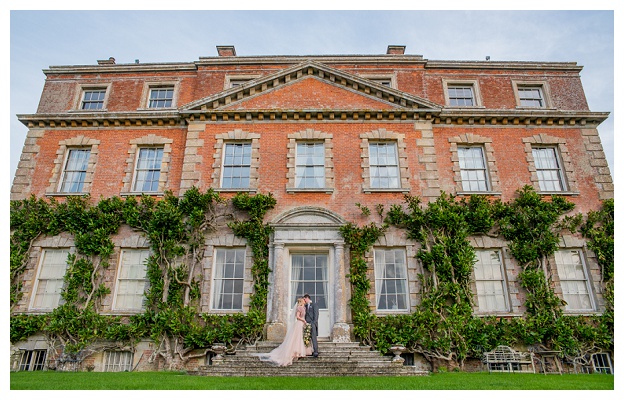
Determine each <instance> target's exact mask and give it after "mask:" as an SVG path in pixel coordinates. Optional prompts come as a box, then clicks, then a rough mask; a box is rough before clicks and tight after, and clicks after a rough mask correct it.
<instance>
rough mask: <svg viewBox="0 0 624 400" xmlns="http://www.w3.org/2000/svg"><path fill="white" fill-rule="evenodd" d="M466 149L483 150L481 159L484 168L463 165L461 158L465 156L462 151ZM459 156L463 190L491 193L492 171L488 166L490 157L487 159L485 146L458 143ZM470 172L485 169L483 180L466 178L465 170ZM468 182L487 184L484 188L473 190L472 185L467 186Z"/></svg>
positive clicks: (465, 191) (466, 191)
mask: <svg viewBox="0 0 624 400" xmlns="http://www.w3.org/2000/svg"><path fill="white" fill-rule="evenodd" d="M466 149H470V150H472V149H479V150H480V152H481V161H482V163H483V167H482V168H467V167H462V165H461V164H462V162H461V160H462V159H463V158H465V157H463V158H462V156H461V155H462V154H461V153H462V151H463V150H466ZM457 158H458V161H457V163H458V165H459V174H460V177H461V185H462V192H464V193H489V192H491V191H492V183H491V180H490V171H489V168H488V165H489V164H488V159H487V154H486V150H485V147H484V146H482V145H478V144H477V145H457ZM464 171H465V172H470V171H483V180H482V181H481V180H477V181H474V180H468V181H467V180H465V179H464V176H463V172H464ZM466 182H478V183H480V182H483V183H484V184H485V189H483V190H480V189H479V190H472V189H471V188H470V187H469V188H466V185H465V183H466Z"/></svg>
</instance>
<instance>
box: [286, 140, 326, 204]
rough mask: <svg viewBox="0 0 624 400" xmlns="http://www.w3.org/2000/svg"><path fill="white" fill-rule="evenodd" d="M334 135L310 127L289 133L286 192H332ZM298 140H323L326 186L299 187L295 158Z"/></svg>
mask: <svg viewBox="0 0 624 400" xmlns="http://www.w3.org/2000/svg"><path fill="white" fill-rule="evenodd" d="M332 138H333V135H332V134H330V133H325V132H321V131H315V130H314V129H311V128H308V129H306V130H305V131H299V132H295V133H290V134H288V145H287V148H288V152H287V154H286V160H287V163H286V166H287V169H288V172H287V173H286V178H287V179H288V182H287V183H286V192H288V193H295V192H325V193H332V192H333V191H334V181H335V179H334V152H333V147H334V145H333V143H332ZM297 142H323V143H324V148H325V187H322V188H297V184H296V172H297V167H296V163H295V159H296V156H297Z"/></svg>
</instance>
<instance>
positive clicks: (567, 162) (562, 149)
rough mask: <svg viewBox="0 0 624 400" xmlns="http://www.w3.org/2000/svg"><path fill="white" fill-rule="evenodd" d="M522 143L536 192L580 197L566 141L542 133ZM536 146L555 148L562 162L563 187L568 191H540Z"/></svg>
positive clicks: (525, 139)
mask: <svg viewBox="0 0 624 400" xmlns="http://www.w3.org/2000/svg"><path fill="white" fill-rule="evenodd" d="M522 142H523V143H524V151H525V153H526V160H527V164H528V169H529V172H530V173H531V184H532V185H533V188H534V189H535V191H536V192H538V193H540V194H559V195H579V192H578V187H577V185H576V178H575V175H574V167H573V166H572V157H571V156H570V153H569V151H568V147H567V145H566V140H565V139H563V138H560V137H556V136H549V135H546V134H544V133H541V134H539V135H533V136H531V137H525V138H523V139H522ZM534 146H540V147H541V146H544V147H553V148H554V149H555V150H556V153H557V156H558V157H559V160H560V161H561V166H560V168H561V170H562V172H563V174H562V178H563V180H564V181H563V185H564V186H565V188H566V190H563V191H560V192H542V191H541V190H540V186H539V178H538V175H537V168H536V167H535V160H534V159H533V147H534Z"/></svg>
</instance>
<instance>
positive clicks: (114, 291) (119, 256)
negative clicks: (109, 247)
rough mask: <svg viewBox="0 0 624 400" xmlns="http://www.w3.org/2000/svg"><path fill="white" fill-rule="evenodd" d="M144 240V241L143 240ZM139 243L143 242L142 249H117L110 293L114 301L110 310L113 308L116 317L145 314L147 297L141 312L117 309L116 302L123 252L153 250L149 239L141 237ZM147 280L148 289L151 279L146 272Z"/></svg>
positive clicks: (126, 247)
mask: <svg viewBox="0 0 624 400" xmlns="http://www.w3.org/2000/svg"><path fill="white" fill-rule="evenodd" d="M141 239H143V240H141ZM138 242H142V243H141V244H142V246H141V247H136V246H135V247H129V246H124V247H119V248H116V249H115V250H116V252H117V253H118V254H117V257H115V259H116V262H117V265H115V266H114V267H115V276H114V277H113V280H112V286H113V288H112V290H111V292H110V295H111V296H112V301H111V303H110V308H111V313H112V314H115V315H133V314H139V313H141V312H143V311H144V310H145V300H146V298H145V296H144V297H143V306H144V307H143V309H141V310H127V309H116V308H115V307H116V300H117V291H118V290H119V272H120V267H121V260H122V256H123V252H124V251H128V250H147V251H149V250H150V249H151V248H150V247H149V241H148V240H147V239H145V238H144V237H142V236H141V237H140V238H138V239H137V242H135V243H136V244H139V243H138ZM145 280H146V288H147V287H148V286H149V277H148V276H147V271H146V272H145Z"/></svg>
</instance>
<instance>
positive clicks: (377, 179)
mask: <svg viewBox="0 0 624 400" xmlns="http://www.w3.org/2000/svg"><path fill="white" fill-rule="evenodd" d="M374 146H383V147H386V148H387V147H388V146H392V147H393V148H394V164H390V163H386V164H379V163H377V164H373V152H372V150H371V149H372V148H373V147H374ZM368 154H369V168H370V187H371V189H400V188H401V168H400V166H399V146H398V144H397V142H396V141H390V140H382V141H374V140H371V141H369V142H368ZM392 167H394V168H395V170H396V175H394V176H390V175H388V174H386V175H385V176H379V175H378V174H377V171H378V170H379V168H385V169H386V170H387V169H389V168H392ZM376 175H377V176H376ZM392 179H394V180H395V181H396V185H390V183H391V182H392ZM382 181H384V182H385V181H387V183H388V184H387V185H381V182H382Z"/></svg>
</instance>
